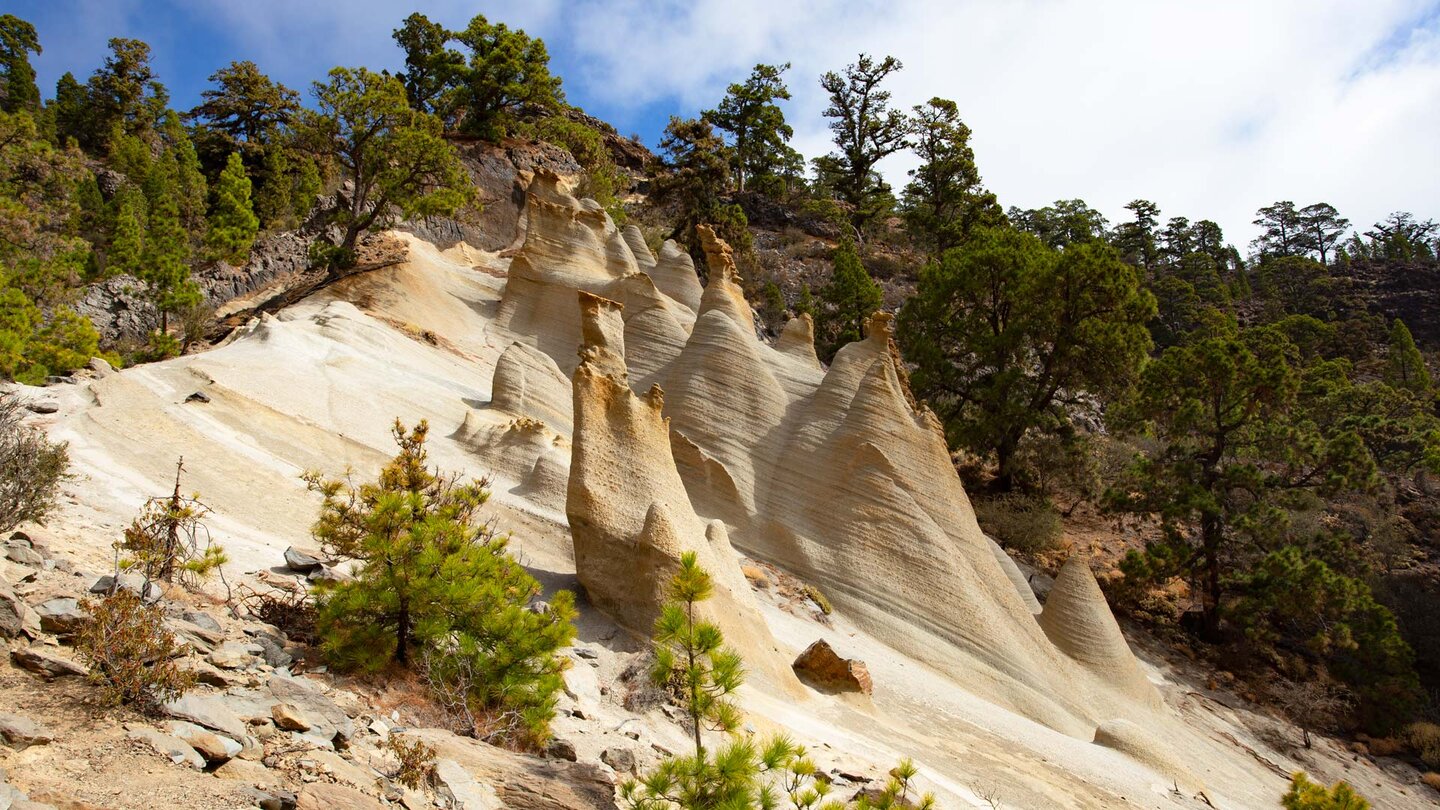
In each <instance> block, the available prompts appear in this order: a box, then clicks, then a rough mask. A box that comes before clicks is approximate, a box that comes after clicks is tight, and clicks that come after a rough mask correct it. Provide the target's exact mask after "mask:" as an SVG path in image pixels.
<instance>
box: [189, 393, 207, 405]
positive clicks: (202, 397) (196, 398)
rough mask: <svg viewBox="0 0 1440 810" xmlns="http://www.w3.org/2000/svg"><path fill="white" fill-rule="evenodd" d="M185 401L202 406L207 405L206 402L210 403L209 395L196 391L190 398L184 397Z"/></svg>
mask: <svg viewBox="0 0 1440 810" xmlns="http://www.w3.org/2000/svg"><path fill="white" fill-rule="evenodd" d="M185 401H186V402H199V403H200V404H202V405H203V404H205V403H207V402H209V401H210V395H209V394H207V393H205V392H204V391H196V392H195V393H193V394H191V395H190V396H188V397H185Z"/></svg>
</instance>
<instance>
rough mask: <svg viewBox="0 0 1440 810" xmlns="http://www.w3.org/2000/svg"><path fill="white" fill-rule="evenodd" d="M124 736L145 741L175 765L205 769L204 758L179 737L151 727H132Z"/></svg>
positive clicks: (198, 769) (199, 769)
mask: <svg viewBox="0 0 1440 810" xmlns="http://www.w3.org/2000/svg"><path fill="white" fill-rule="evenodd" d="M126 736H128V737H129V738H130V739H132V740H139V741H140V742H143V743H146V744H147V745H149V746H150V747H151V748H154V749H155V750H156V751H157V752H159V754H160V755H161V756H163V757H165V758H167V759H169V760H170V761H171V762H173V763H175V764H176V765H184V766H186V767H190V768H194V769H195V770H197V771H203V770H205V758H204V757H202V756H200V753H199V752H198V751H196V750H195V749H194V748H191V747H190V745H189V743H186V742H185V741H184V740H182V739H180V738H179V737H175V736H173V735H170V734H162V733H161V732H158V731H156V730H155V729H153V728H133V729H130V731H129V732H128V734H127V735H126Z"/></svg>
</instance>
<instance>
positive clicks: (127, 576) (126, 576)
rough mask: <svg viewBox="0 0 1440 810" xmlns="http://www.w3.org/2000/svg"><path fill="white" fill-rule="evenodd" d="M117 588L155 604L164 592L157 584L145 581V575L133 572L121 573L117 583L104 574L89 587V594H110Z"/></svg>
mask: <svg viewBox="0 0 1440 810" xmlns="http://www.w3.org/2000/svg"><path fill="white" fill-rule="evenodd" d="M117 587H118V588H119V589H120V590H126V591H129V592H130V593H133V594H135V595H136V596H138V597H140V598H141V599H144V600H145V601H146V602H157V601H159V599H160V597H161V596H163V595H164V592H163V591H161V590H160V586H159V585H158V584H156V583H154V582H151V581H150V580H148V579H146V578H145V575H143V574H138V573H135V572H134V571H125V572H122V573H121V574H120V577H119V579H118V582H117V579H116V577H115V576H114V575H112V574H106V575H104V576H102V577H100V578H99V579H97V580H95V584H94V585H91V586H90V593H95V594H108V593H112V592H113V591H114V590H115V589H116V588H117Z"/></svg>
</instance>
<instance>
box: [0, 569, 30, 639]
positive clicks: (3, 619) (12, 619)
mask: <svg viewBox="0 0 1440 810" xmlns="http://www.w3.org/2000/svg"><path fill="white" fill-rule="evenodd" d="M27 613H28V614H32V615H33V614H34V611H33V610H31V609H30V606H29V605H27V604H25V603H24V602H23V601H21V599H20V597H18V596H16V595H15V591H13V590H11V588H10V586H9V585H6V584H4V583H0V635H3V636H4V637H6V638H15V637H16V636H18V635H21V634H22V633H24V632H25V617H26V614H27Z"/></svg>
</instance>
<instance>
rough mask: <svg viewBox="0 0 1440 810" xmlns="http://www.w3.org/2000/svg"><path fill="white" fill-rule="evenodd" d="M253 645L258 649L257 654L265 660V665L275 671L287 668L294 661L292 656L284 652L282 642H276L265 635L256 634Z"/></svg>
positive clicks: (271, 637)
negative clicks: (273, 668)
mask: <svg viewBox="0 0 1440 810" xmlns="http://www.w3.org/2000/svg"><path fill="white" fill-rule="evenodd" d="M255 645H256V646H258V647H259V648H260V653H259V654H260V656H261V657H262V658H264V659H265V663H267V664H269V665H270V666H272V667H275V668H276V669H279V668H280V667H288V666H290V664H292V663H294V661H295V657H294V656H292V655H291V654H290V653H288V652H285V647H284V644H283V642H281V641H278V640H277V639H275V638H274V637H273V636H270V635H268V634H265V633H260V634H257V635H256V636H255Z"/></svg>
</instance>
